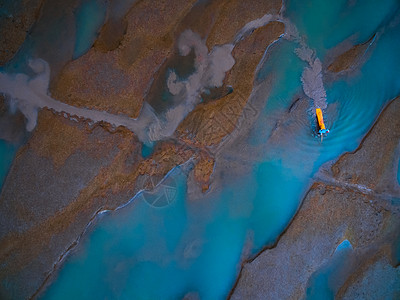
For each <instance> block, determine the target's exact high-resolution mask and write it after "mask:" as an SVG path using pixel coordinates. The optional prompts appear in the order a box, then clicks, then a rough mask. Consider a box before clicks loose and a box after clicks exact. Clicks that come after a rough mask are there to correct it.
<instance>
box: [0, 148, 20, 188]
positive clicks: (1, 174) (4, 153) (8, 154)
mask: <svg viewBox="0 0 400 300" xmlns="http://www.w3.org/2000/svg"><path fill="white" fill-rule="evenodd" d="M15 153H16V147H14V146H13V145H10V144H8V143H7V142H6V141H4V140H0V158H1V159H0V191H1V187H2V186H3V183H4V180H5V178H6V175H7V173H8V170H9V169H10V166H11V163H12V160H13V159H14V155H15Z"/></svg>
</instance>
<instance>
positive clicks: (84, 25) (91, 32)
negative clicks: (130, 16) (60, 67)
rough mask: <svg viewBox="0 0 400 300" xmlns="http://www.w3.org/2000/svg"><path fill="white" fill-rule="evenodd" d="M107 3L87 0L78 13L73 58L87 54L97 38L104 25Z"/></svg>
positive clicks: (99, 0) (98, 0) (100, 0)
mask: <svg viewBox="0 0 400 300" xmlns="http://www.w3.org/2000/svg"><path fill="white" fill-rule="evenodd" d="M106 11H107V3H106V1H104V0H87V1H85V2H83V3H82V5H81V6H80V7H79V8H78V9H77V12H76V27H77V28H78V30H77V33H76V43H75V48H74V54H73V58H74V59H76V58H78V57H79V56H81V55H83V54H85V53H86V52H87V51H88V50H89V49H90V47H92V45H93V43H94V41H95V40H96V38H97V35H98V32H99V30H100V28H101V26H102V25H103V23H104V20H105V17H106Z"/></svg>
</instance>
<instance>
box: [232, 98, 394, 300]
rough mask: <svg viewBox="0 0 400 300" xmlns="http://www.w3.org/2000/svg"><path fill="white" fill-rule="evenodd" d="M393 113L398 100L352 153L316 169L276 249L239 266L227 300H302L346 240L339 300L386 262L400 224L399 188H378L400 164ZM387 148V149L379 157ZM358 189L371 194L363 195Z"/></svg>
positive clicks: (392, 174)
mask: <svg viewBox="0 0 400 300" xmlns="http://www.w3.org/2000/svg"><path fill="white" fill-rule="evenodd" d="M399 111H400V103H399V98H396V99H394V100H393V101H391V102H390V103H389V104H388V106H387V107H386V108H385V109H384V110H383V112H382V113H381V115H380V116H379V118H378V120H377V121H376V123H375V124H374V126H373V127H372V128H371V130H370V131H369V132H368V134H367V135H366V136H365V138H364V139H363V141H362V143H361V144H360V146H359V148H358V149H357V150H355V151H354V152H352V153H346V154H344V155H342V156H341V158H340V159H339V160H338V161H337V162H336V163H335V164H334V165H333V166H332V168H331V167H329V164H328V165H327V167H323V168H322V169H321V171H320V172H319V174H318V175H317V179H316V180H317V182H315V183H314V184H313V185H312V186H311V188H310V189H309V190H308V192H307V194H306V196H305V198H304V200H303V201H302V204H301V207H300V208H299V210H298V211H297V213H296V215H295V216H294V217H293V219H292V221H291V222H290V224H289V225H288V227H287V228H286V229H285V231H284V232H283V233H282V234H281V235H280V236H279V237H278V240H277V241H276V243H275V244H274V245H272V246H270V247H266V248H265V249H263V250H262V251H261V252H260V253H259V254H257V255H256V256H255V257H253V258H251V259H249V260H248V261H246V262H244V263H243V264H242V268H241V271H240V274H239V277H238V279H237V281H236V283H235V285H234V287H233V289H232V291H231V293H230V298H232V299H243V298H246V299H247V298H249V299H250V298H252V299H254V298H275V299H299V298H303V297H304V296H305V291H306V288H307V286H308V281H309V278H310V277H311V275H312V274H314V273H315V272H317V271H318V270H320V269H321V267H322V266H323V265H324V264H325V263H326V262H327V261H329V259H330V258H331V255H332V253H333V252H334V250H335V249H336V247H337V245H338V244H339V243H340V242H342V241H343V240H344V239H348V240H349V241H350V242H351V244H352V246H353V248H354V255H352V257H351V260H352V261H351V263H352V264H353V265H352V266H353V267H354V268H352V269H351V270H350V269H347V270H346V273H343V274H341V276H346V277H343V282H344V283H343V285H342V287H338V288H339V290H338V291H336V292H337V293H338V295H339V296H343V294H344V293H345V292H346V291H347V290H348V289H349V287H351V286H353V285H354V284H355V283H356V279H359V278H362V277H363V276H364V274H365V272H366V270H368V268H369V266H370V265H371V264H374V263H375V261H376V260H377V259H381V258H382V257H384V258H385V259H386V261H390V260H391V251H390V245H391V244H392V243H393V242H394V240H395V239H396V238H397V236H398V228H399V226H400V223H399V220H400V219H399V215H400V209H399V207H398V206H396V205H394V204H393V203H392V200H393V199H395V198H398V197H399V196H400V189H399V187H398V185H397V186H396V187H393V186H392V185H389V186H388V187H386V189H380V186H381V185H380V183H383V182H386V183H388V182H389V183H393V181H394V180H396V169H395V168H394V167H393V166H394V165H397V164H396V163H398V151H399V149H398V142H399V140H400V136H399V134H398V130H395V129H394V130H386V127H387V124H388V122H389V121H390V122H394V120H395V119H397V117H396V116H397V115H398V114H399ZM397 123H398V122H394V124H393V126H394V128H397V127H398V124H397ZM386 143H388V144H389V145H388V147H385V148H384V151H382V150H381V149H382V147H383V146H384V145H385V144H386ZM377 152H378V153H377ZM354 174H358V177H357V178H358V179H359V180H360V182H358V181H357V180H354V181H350V179H351V178H353V176H354ZM370 174H375V177H374V178H373V177H372V176H369V175H370ZM389 178H390V180H389ZM375 181H376V183H377V184H375V185H374V184H373V182H375ZM364 185H365V186H367V187H370V188H372V189H371V190H366V189H364V188H363V186H364ZM389 187H390V188H389ZM282 278H284V281H282ZM346 278H347V279H346ZM371 284H374V283H371ZM391 292H394V291H390V289H389V290H387V291H385V293H386V294H385V295H384V297H382V298H392V297H393V294H391Z"/></svg>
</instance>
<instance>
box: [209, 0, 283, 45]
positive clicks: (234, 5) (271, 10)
mask: <svg viewBox="0 0 400 300" xmlns="http://www.w3.org/2000/svg"><path fill="white" fill-rule="evenodd" d="M281 6H282V1H281V0H272V1H263V0H251V1H240V0H234V1H225V2H224V5H223V6H222V8H221V11H220V13H219V15H218V17H217V19H216V22H215V25H214V26H213V28H212V31H211V32H210V35H209V36H208V38H207V45H208V46H209V47H211V46H213V45H222V44H227V43H232V42H233V40H234V38H235V35H236V33H237V32H238V31H239V30H240V29H241V28H242V27H243V26H244V25H246V24H247V23H248V22H250V21H253V20H256V19H258V18H261V17H262V16H264V15H265V14H277V13H279V11H280V9H281Z"/></svg>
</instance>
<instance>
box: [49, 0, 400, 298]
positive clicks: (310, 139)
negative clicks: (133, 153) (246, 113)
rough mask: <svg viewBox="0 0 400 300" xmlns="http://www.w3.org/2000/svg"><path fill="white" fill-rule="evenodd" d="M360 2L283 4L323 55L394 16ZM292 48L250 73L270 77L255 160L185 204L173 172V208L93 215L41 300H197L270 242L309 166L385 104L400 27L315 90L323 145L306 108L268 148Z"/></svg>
mask: <svg viewBox="0 0 400 300" xmlns="http://www.w3.org/2000/svg"><path fill="white" fill-rule="evenodd" d="M365 3H366V4H365ZM365 3H364V2H363V3H361V2H360V3H358V2H357V4H356V5H355V6H354V7H352V8H351V9H350V12H348V8H346V5H345V1H337V2H336V1H325V2H323V1H319V2H318V4H315V6H312V7H310V6H307V5H303V2H302V1H298V2H295V1H290V2H289V4H288V7H287V13H288V15H289V16H290V17H293V20H294V21H295V23H296V25H298V26H299V28H300V31H301V33H302V34H304V35H305V36H306V37H307V40H308V42H309V43H310V46H311V47H312V48H314V49H316V53H317V56H319V57H323V56H324V54H325V53H326V51H327V49H329V48H331V47H333V46H335V45H336V44H337V43H339V42H341V41H342V40H344V39H345V38H347V37H349V36H351V35H353V34H356V36H357V39H358V40H360V41H363V40H365V39H366V38H367V37H369V36H370V35H371V34H372V33H373V32H374V30H375V29H376V28H377V26H378V25H379V24H381V23H384V22H387V20H386V19H387V16H388V15H389V14H390V12H391V11H392V10H393V9H394V8H395V3H394V2H393V1H384V3H379V5H378V4H377V3H375V4H374V3H373V2H372V1H366V2H365ZM396 3H397V4H396V5H397V6H398V2H396ZM378 6H379V8H378V9H377V7H378ZM375 9H377V10H376V13H375ZM294 12H296V13H294ZM305 20H306V21H305ZM302 22H305V23H304V24H303V23H302ZM337 24H340V25H337ZM332 28H334V29H335V30H333V29H332ZM328 29H329V30H328ZM327 30H328V31H327ZM326 32H331V33H333V34H326ZM358 40H357V41H358ZM295 47H297V46H296V45H295V44H294V43H293V42H289V41H285V40H280V41H278V42H277V43H276V44H275V45H274V46H273V47H270V49H269V51H271V53H270V55H271V57H272V58H273V59H267V60H266V62H265V64H264V65H263V66H262V68H261V69H260V73H259V74H258V76H257V83H258V84H259V85H260V86H262V85H263V80H264V79H265V78H266V77H267V75H268V74H269V73H271V74H275V75H274V76H275V77H276V79H277V80H276V81H275V84H274V88H273V90H272V91H271V94H270V96H269V97H268V99H265V100H267V101H266V105H265V106H264V109H263V110H262V113H261V114H260V116H259V118H258V119H257V121H256V122H255V124H254V126H253V128H252V130H251V132H250V133H249V139H248V145H247V147H248V149H250V150H251V151H255V152H256V154H257V155H254V157H248V158H247V159H244V160H243V161H242V162H241V163H242V165H243V167H247V168H248V170H249V171H247V172H245V173H243V174H241V175H237V176H235V175H232V174H226V176H225V177H223V179H222V183H221V188H219V189H217V190H215V191H212V192H210V193H209V194H207V195H204V196H203V197H202V198H201V199H196V200H191V199H190V196H188V194H187V193H186V176H185V175H184V174H183V173H182V172H180V168H176V169H175V170H174V172H171V173H170V174H169V175H168V178H167V180H174V181H175V182H176V185H175V187H176V188H177V197H176V198H175V202H173V204H171V205H170V206H167V207H164V208H161V209H160V208H159V209H156V208H153V207H151V206H149V205H148V204H147V203H146V202H145V201H144V199H143V197H140V196H137V197H136V198H135V199H134V200H133V201H132V202H131V203H130V204H129V205H127V206H126V207H124V208H122V209H120V210H118V211H116V212H112V213H110V214H108V215H105V216H102V218H100V219H99V220H98V221H97V224H96V225H95V226H93V228H92V232H91V233H90V234H87V235H86V238H85V239H84V240H83V241H82V242H81V244H80V245H79V246H78V250H77V252H76V253H74V254H73V255H71V256H70V257H69V258H67V260H66V262H65V264H64V266H63V267H62V269H61V270H60V272H59V273H58V277H57V278H56V281H55V282H54V283H53V284H52V285H51V286H50V287H49V289H48V290H47V292H46V293H45V294H44V298H47V299H69V298H72V297H78V296H79V297H84V298H90V299H96V298H122V299H132V298H134V299H175V298H182V297H183V296H184V295H185V294H186V293H188V292H194V293H197V294H198V295H199V296H200V297H201V298H202V299H221V298H224V297H226V295H227V294H228V292H229V290H230V288H231V287H232V284H233V282H234V280H235V277H236V275H237V273H238V271H239V266H240V261H241V259H243V258H245V257H248V255H251V254H254V253H256V252H257V251H259V250H260V249H261V248H262V247H263V246H264V245H267V244H271V243H273V242H274V241H275V240H276V238H277V237H278V235H279V234H280V233H281V232H282V231H283V230H284V228H285V226H286V225H287V224H288V222H289V221H290V219H291V218H292V217H293V215H294V213H295V211H296V210H297V208H298V206H299V204H300V201H301V199H302V197H303V195H304V193H305V191H306V190H307V188H308V186H309V184H310V182H311V177H312V175H313V174H314V173H315V171H316V170H318V168H319V167H320V165H321V164H322V163H324V162H326V161H328V160H331V159H334V158H336V157H338V155H340V154H341V153H343V152H344V151H349V150H353V149H355V148H356V147H357V145H358V144H359V142H360V141H361V138H362V137H363V135H364V134H365V133H366V132H367V131H368V129H369V128H370V126H371V125H372V123H373V121H374V120H375V119H376V117H377V116H378V114H379V112H380V110H381V109H382V108H383V106H384V105H385V103H387V102H388V101H389V100H390V99H392V98H393V97H395V96H397V95H398V94H399V93H400V80H399V78H400V68H398V66H400V58H399V56H398V53H400V25H399V24H395V25H393V26H390V27H389V28H387V29H386V31H385V32H384V34H383V35H382V36H380V37H379V39H378V40H377V45H376V47H375V48H373V49H371V51H373V52H372V53H371V56H370V58H369V60H368V61H367V62H366V63H365V64H364V66H363V67H362V69H361V71H360V72H358V73H357V74H356V75H354V76H353V77H351V78H350V79H343V80H340V81H336V82H333V83H332V84H329V85H327V86H326V89H327V95H328V103H329V106H328V109H327V111H326V113H327V115H326V123H327V125H328V127H329V128H330V129H331V133H330V135H328V137H327V138H326V139H325V140H324V142H323V143H322V144H321V143H320V142H319V140H318V139H317V138H316V137H315V136H314V134H313V131H312V129H311V127H312V122H313V120H312V118H311V115H310V112H309V111H305V112H304V113H305V114H306V115H307V114H309V115H310V116H309V117H308V118H307V117H306V118H305V120H306V121H305V122H303V123H302V122H299V123H298V124H295V126H292V127H291V126H290V122H289V121H288V122H287V124H286V123H285V124H286V125H287V126H288V128H291V130H290V131H288V132H287V134H286V136H282V138H281V139H278V140H275V141H274V142H273V143H272V141H271V140H268V141H267V137H268V136H269V135H270V133H271V132H272V131H273V128H274V124H275V122H274V121H275V120H279V117H280V116H281V114H282V112H283V111H285V110H287V109H288V107H289V106H290V104H291V102H292V100H293V97H294V96H295V95H296V94H297V93H299V92H300V91H301V82H300V75H301V72H302V69H303V67H304V63H303V62H302V61H300V59H298V58H297V56H296V55H295V54H294V53H293V49H294V48H295ZM256 97H263V95H262V93H260V95H257V96H256ZM271 120H272V121H271ZM294 122H295V121H294Z"/></svg>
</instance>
